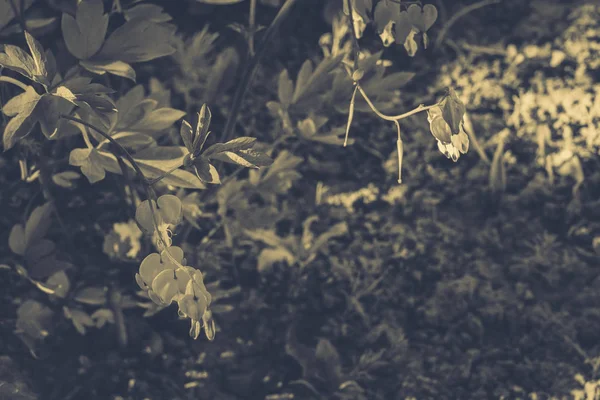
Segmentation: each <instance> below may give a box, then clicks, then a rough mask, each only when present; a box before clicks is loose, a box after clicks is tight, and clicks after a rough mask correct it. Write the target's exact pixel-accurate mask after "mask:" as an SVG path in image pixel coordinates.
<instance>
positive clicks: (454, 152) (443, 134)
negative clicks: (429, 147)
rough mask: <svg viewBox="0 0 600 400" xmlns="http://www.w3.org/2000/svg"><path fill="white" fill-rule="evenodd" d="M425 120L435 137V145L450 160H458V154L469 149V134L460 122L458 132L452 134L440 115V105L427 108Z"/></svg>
mask: <svg viewBox="0 0 600 400" xmlns="http://www.w3.org/2000/svg"><path fill="white" fill-rule="evenodd" d="M427 121H429V129H430V131H431V134H432V135H433V137H435V138H436V139H437V145H438V149H439V150H440V152H441V153H442V154H443V155H445V156H446V157H447V158H449V159H452V161H454V162H456V161H458V159H459V157H460V154H461V153H462V154H465V153H466V152H467V151H468V150H469V136H468V135H467V133H466V132H465V130H464V127H463V125H462V123H461V124H460V132H459V133H458V134H457V135H453V134H452V130H451V129H450V125H448V123H447V122H446V121H445V120H444V118H443V116H442V109H441V107H439V106H438V107H433V108H430V109H429V110H427Z"/></svg>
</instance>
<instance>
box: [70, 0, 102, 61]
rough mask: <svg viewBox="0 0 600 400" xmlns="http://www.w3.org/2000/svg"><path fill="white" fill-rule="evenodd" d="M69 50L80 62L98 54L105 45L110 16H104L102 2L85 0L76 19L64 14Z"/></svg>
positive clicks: (78, 9) (80, 5)
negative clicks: (103, 44)
mask: <svg viewBox="0 0 600 400" xmlns="http://www.w3.org/2000/svg"><path fill="white" fill-rule="evenodd" d="M61 28H62V33H63V38H64V40H65V44H66V45H67V49H68V50H69V52H70V53H71V54H72V55H74V56H75V57H76V58H78V59H79V60H87V59H89V58H90V57H92V56H93V55H94V54H96V53H97V52H98V51H99V50H100V48H101V47H102V43H104V37H105V36H106V30H107V28H108V14H104V4H103V3H102V0H84V1H81V2H80V3H79V4H78V6H77V11H76V13H75V18H73V16H71V15H69V14H67V13H63V15H62V20H61Z"/></svg>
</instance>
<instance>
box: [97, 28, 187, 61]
mask: <svg viewBox="0 0 600 400" xmlns="http://www.w3.org/2000/svg"><path fill="white" fill-rule="evenodd" d="M173 37H174V27H173V26H171V25H168V24H157V23H154V22H152V21H149V20H145V19H141V18H135V19H132V20H130V21H127V22H126V23H125V24H123V25H121V26H120V27H118V28H117V29H116V30H115V31H114V32H113V33H112V34H111V35H110V36H109V37H108V39H106V42H105V43H104V46H103V47H102V50H101V51H100V53H99V54H98V59H99V60H119V61H123V62H125V63H134V62H143V61H150V60H153V59H155V58H159V57H164V56H168V55H171V54H173V53H175V51H176V48H175V46H174V44H173Z"/></svg>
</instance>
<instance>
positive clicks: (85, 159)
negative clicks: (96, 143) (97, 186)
mask: <svg viewBox="0 0 600 400" xmlns="http://www.w3.org/2000/svg"><path fill="white" fill-rule="evenodd" d="M102 162H103V160H102V158H101V156H100V155H99V154H98V150H96V149H74V150H72V151H71V154H70V155H69V164H71V165H74V166H76V167H81V172H82V173H83V174H84V175H85V177H86V178H88V180H89V181H90V183H96V182H99V181H101V180H103V179H104V177H105V176H106V171H105V169H104V168H103V166H102Z"/></svg>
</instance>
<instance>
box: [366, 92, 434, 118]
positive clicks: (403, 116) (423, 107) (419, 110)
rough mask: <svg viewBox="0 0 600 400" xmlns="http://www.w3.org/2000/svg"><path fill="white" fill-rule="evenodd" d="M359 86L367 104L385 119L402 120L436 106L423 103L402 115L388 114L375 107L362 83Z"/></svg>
mask: <svg viewBox="0 0 600 400" xmlns="http://www.w3.org/2000/svg"><path fill="white" fill-rule="evenodd" d="M356 86H357V87H358V91H359V92H360V94H361V95H362V96H363V98H364V99H365V100H366V102H367V104H368V105H369V107H371V110H373V112H374V113H375V114H377V116H378V117H379V118H381V119H385V120H386V121H394V122H395V121H400V120H401V119H404V118H406V117H410V116H411V115H414V114H417V113H420V112H421V111H426V110H429V109H430V108H433V107H436V106H437V103H436V104H432V105H430V106H424V105H423V104H421V105H419V106H418V107H417V108H415V109H414V110H411V111H408V112H405V113H404V114H400V115H386V114H383V113H382V112H381V111H379V110H378V109H377V107H375V105H374V104H373V102H372V101H371V99H369V96H367V94H366V93H365V91H364V89H363V88H362V87H361V86H360V85H356Z"/></svg>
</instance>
